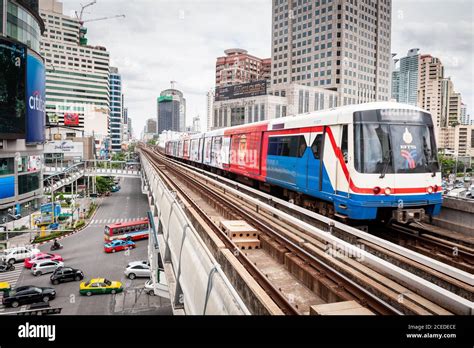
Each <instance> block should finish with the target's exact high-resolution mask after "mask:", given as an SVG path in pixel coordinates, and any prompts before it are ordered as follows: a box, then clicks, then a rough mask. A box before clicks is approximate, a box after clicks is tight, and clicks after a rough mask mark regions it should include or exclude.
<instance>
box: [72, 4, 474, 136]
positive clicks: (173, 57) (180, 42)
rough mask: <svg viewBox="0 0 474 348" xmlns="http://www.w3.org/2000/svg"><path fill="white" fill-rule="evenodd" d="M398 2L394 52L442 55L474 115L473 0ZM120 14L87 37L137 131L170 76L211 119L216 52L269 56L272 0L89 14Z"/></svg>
mask: <svg viewBox="0 0 474 348" xmlns="http://www.w3.org/2000/svg"><path fill="white" fill-rule="evenodd" d="M87 2H88V0H63V3H64V11H65V13H66V14H70V15H73V14H74V11H75V10H79V9H80V3H82V4H86V3H87ZM392 3H393V5H392V10H393V15H392V52H396V53H398V54H399V55H401V56H404V55H406V52H407V51H408V50H409V49H410V48H414V47H416V48H420V52H421V53H430V54H432V55H433V56H436V57H438V58H440V59H441V61H442V62H443V64H444V66H445V75H446V76H451V77H452V79H453V82H454V86H455V89H456V90H457V91H458V92H461V93H462V97H463V100H464V102H465V103H466V104H468V113H470V114H471V115H473V116H474V113H473V112H472V110H473V104H474V67H473V65H474V25H473V21H474V1H472V0H449V1H446V0H393V1H392ZM119 14H125V15H126V18H125V19H122V18H120V19H110V20H105V21H97V22H91V23H86V26H87V28H88V30H89V33H88V38H89V44H91V45H102V46H106V47H107V49H108V50H109V52H110V54H111V64H112V65H114V66H117V67H118V68H119V71H120V72H121V74H122V78H123V82H124V91H123V92H124V94H125V106H127V107H128V108H129V116H130V117H131V118H132V120H133V127H134V133H135V135H136V136H139V135H140V132H141V131H142V129H143V126H144V124H145V120H146V119H147V118H150V117H153V118H155V117H156V112H157V111H156V98H157V96H158V95H159V93H160V91H162V90H163V89H166V88H169V87H170V81H171V80H174V81H177V85H176V87H177V88H178V89H180V90H181V91H182V92H183V93H184V95H185V98H186V99H187V121H186V123H187V125H190V124H191V119H192V117H193V116H196V115H200V116H201V120H202V121H201V125H202V127H205V119H206V91H208V90H209V89H210V88H212V87H214V80H215V61H216V58H217V57H218V56H221V55H223V51H224V50H225V49H228V48H232V47H238V48H244V49H246V50H248V51H249V53H251V54H253V55H255V56H257V57H261V58H265V57H270V51H271V0H98V1H97V4H96V5H94V6H92V7H89V8H88V9H86V10H85V14H84V18H85V20H87V19H94V18H100V17H104V16H112V15H119Z"/></svg>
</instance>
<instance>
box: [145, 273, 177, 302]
mask: <svg viewBox="0 0 474 348" xmlns="http://www.w3.org/2000/svg"><path fill="white" fill-rule="evenodd" d="M143 290H144V291H145V293H146V294H148V295H150V296H160V297H164V298H170V294H169V289H168V283H167V282H166V277H165V274H164V270H162V269H160V270H158V279H157V282H156V283H153V279H150V280H148V281H147V282H146V283H145V286H144V289H143Z"/></svg>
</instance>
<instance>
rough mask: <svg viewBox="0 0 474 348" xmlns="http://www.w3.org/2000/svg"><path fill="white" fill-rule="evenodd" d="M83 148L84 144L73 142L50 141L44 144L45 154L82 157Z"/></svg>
mask: <svg viewBox="0 0 474 348" xmlns="http://www.w3.org/2000/svg"><path fill="white" fill-rule="evenodd" d="M83 148H84V145H83V143H78V142H73V141H71V140H64V141H50V142H47V143H46V144H44V152H45V153H64V154H78V155H79V156H81V155H82V153H83Z"/></svg>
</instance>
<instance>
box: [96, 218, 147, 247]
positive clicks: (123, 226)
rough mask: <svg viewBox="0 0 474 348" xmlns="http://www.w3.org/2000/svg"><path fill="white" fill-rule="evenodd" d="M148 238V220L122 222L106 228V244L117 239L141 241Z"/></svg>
mask: <svg viewBox="0 0 474 348" xmlns="http://www.w3.org/2000/svg"><path fill="white" fill-rule="evenodd" d="M147 238H148V219H142V220H135V221H129V222H120V223H116V224H111V225H107V226H105V236H104V239H105V241H106V242H110V241H112V240H116V239H122V240H140V239H147Z"/></svg>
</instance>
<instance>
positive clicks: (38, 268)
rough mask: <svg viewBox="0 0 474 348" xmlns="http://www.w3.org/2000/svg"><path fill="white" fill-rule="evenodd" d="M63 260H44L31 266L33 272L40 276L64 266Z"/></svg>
mask: <svg viewBox="0 0 474 348" xmlns="http://www.w3.org/2000/svg"><path fill="white" fill-rule="evenodd" d="M63 266H64V263H63V262H62V261H53V260H44V261H40V262H37V263H35V264H34V265H33V267H32V268H31V273H33V275H35V276H40V275H42V274H46V273H53V272H54V271H55V270H56V268H59V267H63Z"/></svg>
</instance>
